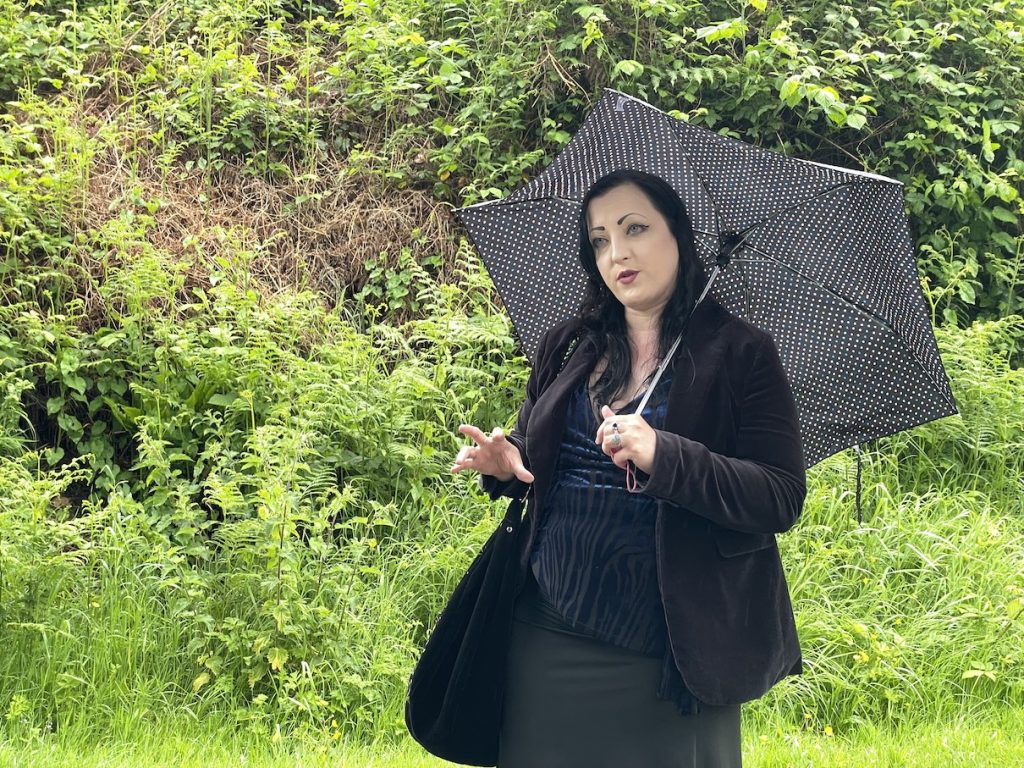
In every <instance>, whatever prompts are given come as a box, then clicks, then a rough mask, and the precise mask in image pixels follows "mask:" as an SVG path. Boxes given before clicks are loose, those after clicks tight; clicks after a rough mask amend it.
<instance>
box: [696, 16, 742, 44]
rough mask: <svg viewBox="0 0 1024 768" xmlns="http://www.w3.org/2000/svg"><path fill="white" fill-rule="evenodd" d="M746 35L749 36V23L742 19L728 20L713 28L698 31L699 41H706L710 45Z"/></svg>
mask: <svg viewBox="0 0 1024 768" xmlns="http://www.w3.org/2000/svg"><path fill="white" fill-rule="evenodd" d="M745 34H747V22H746V21H744V20H743V19H741V18H737V19H726V20H725V21H721V22H719V23H718V24H715V25H713V26H710V27H701V28H700V29H698V30H697V37H698V39H706V40H707V41H708V42H709V43H713V42H715V41H716V40H729V39H730V38H734V37H743V36H744V35H745Z"/></svg>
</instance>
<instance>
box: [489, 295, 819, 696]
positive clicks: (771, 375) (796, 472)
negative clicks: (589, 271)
mask: <svg viewBox="0 0 1024 768" xmlns="http://www.w3.org/2000/svg"><path fill="white" fill-rule="evenodd" d="M578 325H579V323H578V321H568V322H566V323H563V324H562V325H560V326H558V327H556V328H554V329H553V330H552V331H550V332H549V333H548V334H546V336H545V338H544V340H543V342H542V343H541V345H540V347H539V348H538V353H537V362H536V364H535V365H534V368H533V371H532V372H531V377H530V380H529V381H528V382H527V392H526V398H525V401H524V403H523V406H522V408H521V409H520V412H519V417H518V420H517V423H516V427H515V429H513V430H511V431H510V432H509V433H508V435H507V437H508V439H509V440H510V441H512V442H513V443H514V444H516V445H517V446H518V447H519V448H520V451H521V453H522V454H523V458H524V462H525V463H526V465H527V467H528V468H529V469H530V471H531V472H532V473H533V475H534V478H535V481H534V483H533V496H532V498H531V500H530V504H529V507H528V511H527V516H526V523H525V525H524V528H525V529H526V535H525V536H524V537H523V538H522V539H521V540H520V541H521V544H522V549H521V552H520V559H521V563H522V567H523V569H524V570H525V568H526V567H527V560H528V556H529V552H530V550H531V547H532V543H533V539H534V536H535V531H536V528H537V525H538V523H539V521H540V520H541V519H543V517H544V515H545V514H546V511H547V501H548V493H549V491H550V488H551V485H552V483H553V481H554V467H555V462H556V460H557V456H556V452H557V450H558V439H557V436H558V435H561V434H562V431H563V429H564V426H565V413H566V405H567V403H568V399H569V396H570V395H571V393H572V391H573V390H574V389H575V388H576V386H577V385H578V384H579V382H580V380H581V379H583V378H585V377H587V376H588V374H589V373H590V371H592V370H593V366H594V365H595V363H596V359H595V358H596V354H595V350H594V348H593V345H592V344H590V343H589V342H588V341H587V340H586V339H584V340H583V341H581V342H580V344H579V347H578V349H577V350H576V353H575V354H574V355H573V356H572V359H571V360H569V362H568V363H567V364H566V365H565V368H564V370H561V372H560V373H558V371H559V368H560V363H561V359H562V351H563V350H564V348H565V346H566V343H567V340H568V339H569V338H572V337H573V336H575V334H576V332H577V329H578ZM676 355H677V356H678V359H677V361H676V367H675V371H674V376H673V382H672V386H671V389H670V391H669V403H668V410H667V412H666V420H665V428H664V429H661V430H657V431H656V439H657V449H656V454H655V460H654V466H653V467H652V470H651V473H650V476H649V478H648V479H647V481H646V483H645V484H644V486H643V492H644V493H646V494H648V495H650V496H653V497H654V498H656V499H657V500H658V513H657V525H656V532H655V542H656V557H657V560H658V570H659V580H660V587H661V594H662V599H663V601H664V606H665V617H666V622H667V625H668V634H669V642H670V646H671V650H672V655H673V659H674V663H675V665H676V667H677V669H678V670H679V673H680V675H681V677H682V681H683V684H684V685H685V686H686V688H687V689H688V690H689V691H691V692H692V693H693V695H694V696H696V697H697V699H699V700H700V701H701V702H703V703H705V704H710V705H712V706H724V705H729V704H738V703H741V702H744V701H749V700H751V699H754V698H757V697H759V696H761V695H762V694H764V693H765V691H767V690H768V689H769V688H771V687H772V685H774V684H775V683H776V682H778V681H779V680H780V679H782V678H783V677H785V676H786V675H791V674H798V673H799V672H800V670H801V656H800V645H799V642H798V640H797V635H796V623H795V620H794V618H793V610H792V606H791V604H790V599H789V591H788V588H787V586H786V580H785V576H784V574H783V570H782V562H781V560H780V558H779V552H778V546H777V544H776V542H775V536H774V534H775V533H778V532H782V531H785V530H787V529H788V528H790V527H791V526H792V525H793V524H794V523H795V522H796V520H797V518H798V517H799V515H800V512H801V510H802V508H803V500H804V495H805V494H806V485H805V470H804V461H803V452H802V450H801V443H800V429H799V422H798V419H797V414H796V406H795V404H794V401H793V395H792V392H791V391H790V388H789V383H788V381H787V380H786V376H785V373H784V372H783V370H782V365H781V362H780V361H779V356H778V352H777V350H776V348H775V344H774V342H773V341H772V338H771V336H769V335H768V334H767V333H765V332H764V331H761V330H760V329H758V328H756V327H755V326H753V325H751V324H750V323H748V322H746V321H744V320H741V319H740V318H737V317H735V316H734V315H731V314H730V313H728V312H726V311H725V309H723V308H722V307H721V305H719V304H718V303H717V302H715V301H714V300H712V299H711V298H710V297H709V298H707V299H705V300H704V301H703V302H702V303H701V304H700V305H699V306H698V307H697V309H696V310H695V312H694V314H693V317H692V319H691V321H690V325H689V328H688V329H687V331H686V335H685V338H684V344H683V345H682V346H681V348H680V349H679V351H678V352H677V353H676ZM552 436H555V439H552ZM482 483H483V485H484V487H485V489H486V490H487V491H488V492H489V493H490V494H491V495H492V496H493V497H494V498H497V497H498V496H500V495H502V494H507V493H511V494H517V493H521V492H522V491H523V490H525V488H526V487H527V486H526V485H525V484H523V483H521V482H519V481H518V480H512V481H509V482H507V483H501V482H498V481H496V480H494V479H493V478H484V479H483V481H482Z"/></svg>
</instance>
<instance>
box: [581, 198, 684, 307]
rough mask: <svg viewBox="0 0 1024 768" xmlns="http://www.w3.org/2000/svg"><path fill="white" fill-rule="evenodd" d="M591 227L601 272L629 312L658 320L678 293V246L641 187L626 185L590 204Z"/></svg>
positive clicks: (591, 240)
mask: <svg viewBox="0 0 1024 768" xmlns="http://www.w3.org/2000/svg"><path fill="white" fill-rule="evenodd" d="M587 227H588V232H589V235H590V242H591V245H592V246H593V248H594V258H595V259H596V260H597V269H598V272H600V274H601V278H602V279H603V280H604V283H605V285H607V286H608V288H609V290H610V291H611V292H612V294H613V295H614V296H615V298H617V299H618V300H619V301H620V302H621V303H622V305H623V306H624V307H625V308H626V310H627V312H628V311H633V312H634V313H641V314H645V315H660V313H661V310H662V309H664V307H665V305H666V304H667V303H668V301H669V299H670V298H671V297H672V293H673V292H674V291H675V286H676V275H677V274H678V272H679V246H678V245H677V243H676V239H675V236H673V234H672V230H671V229H669V225H668V222H667V221H666V220H665V219H664V217H663V216H662V215H661V213H659V212H658V209H657V208H655V207H654V204H653V203H652V202H651V201H650V199H648V197H647V195H645V194H644V193H643V192H642V191H641V190H640V188H639V187H637V186H636V185H634V184H623V185H621V186H618V187H615V188H613V189H610V190H608V191H607V192H605V193H604V194H602V195H601V196H600V197H595V198H594V199H593V200H591V201H590V206H589V208H588V209H587Z"/></svg>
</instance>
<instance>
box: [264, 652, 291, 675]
mask: <svg viewBox="0 0 1024 768" xmlns="http://www.w3.org/2000/svg"><path fill="white" fill-rule="evenodd" d="M267 661H269V662H270V668H271V669H273V670H274V671H275V672H280V671H281V670H282V669H284V665H285V664H287V663H288V651H286V650H285V649H284V648H278V647H276V646H275V647H273V648H271V649H270V651H269V653H267Z"/></svg>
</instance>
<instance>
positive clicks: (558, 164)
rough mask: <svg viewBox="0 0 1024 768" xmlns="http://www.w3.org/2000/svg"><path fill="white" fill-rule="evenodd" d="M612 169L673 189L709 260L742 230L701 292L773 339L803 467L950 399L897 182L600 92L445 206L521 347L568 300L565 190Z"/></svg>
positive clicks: (948, 404)
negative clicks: (480, 186)
mask: <svg viewBox="0 0 1024 768" xmlns="http://www.w3.org/2000/svg"><path fill="white" fill-rule="evenodd" d="M618 168H633V169H637V170H641V171H647V172H649V173H654V174H657V175H658V176H661V177H662V178H663V179H665V180H666V181H668V182H669V183H671V184H672V185H673V187H675V189H676V191H677V192H679V194H680V196H681V197H682V199H683V201H684V202H685V203H686V206H687V210H688V211H689V213H690V217H691V219H692V221H693V225H694V231H695V233H696V237H697V251H698V253H699V254H700V257H701V259H702V261H704V263H705V268H706V271H707V272H709V273H710V268H711V267H712V266H713V265H714V264H715V262H716V259H717V258H718V252H719V242H720V237H722V236H724V235H726V234H728V233H739V234H741V235H743V236H744V238H745V239H744V240H743V243H742V244H741V245H740V247H739V248H738V249H737V250H736V251H735V252H734V253H733V257H732V260H731V262H730V263H729V264H728V266H727V267H726V268H725V269H724V270H723V271H722V273H721V274H720V276H719V277H718V279H717V281H716V283H715V285H714V287H713V288H712V295H713V296H714V297H715V299H716V300H717V301H719V302H720V303H721V304H722V305H723V306H725V307H726V308H727V309H728V310H729V311H731V312H733V313H734V314H736V315H738V316H740V317H743V318H745V319H747V320H749V321H750V322H752V323H754V324H755V325H757V326H758V327H760V328H763V329H764V330H766V331H767V332H769V333H770V334H771V335H772V337H773V338H774V340H775V342H776V345H777V346H778V348H779V354H780V356H781V357H782V362H783V365H784V366H785V369H786V373H787V375H788V377H789V380H790V383H791V385H792V387H793V393H794V396H795V398H796V402H797V407H798V410H799V413H800V423H801V434H802V436H803V441H804V454H805V457H806V461H807V465H808V466H811V465H813V464H816V463H817V462H819V461H821V460H822V459H824V458H826V457H827V456H830V455H832V454H833V453H836V452H837V451H840V450H842V449H844V448H847V447H849V446H851V445H854V444H857V443H863V442H865V441H867V440H870V439H873V438H876V437H881V436H884V435H888V434H892V433H894V432H898V431H900V430H903V429H908V428H910V427H913V426H916V425H918V424H922V423H924V422H927V421H931V420H933V419H937V418H940V417H942V416H947V415H950V414H953V413H956V405H955V402H954V400H953V395H952V392H951V391H950V388H949V381H948V379H947V377H946V374H945V371H944V370H943V368H942V361H941V360H940V358H939V354H938V349H937V347H936V344H935V337H934V335H933V333H932V329H931V324H930V322H929V319H928V318H929V315H928V310H927V307H926V305H925V301H924V297H923V296H922V294H921V290H920V287H919V284H918V276H917V270H916V267H915V264H914V257H913V250H912V246H911V241H910V234H909V228H908V224H907V218H906V214H905V213H904V210H903V196H902V187H901V185H900V184H899V183H898V182H895V181H893V180H891V179H886V178H884V177H881V176H876V175H874V174H869V173H862V172H858V171H849V170H844V169H841V168H834V167H832V166H826V165H820V164H817V163H811V162H806V161H803V160H796V159H793V158H788V157H785V156H784V155H781V154H778V153H775V152H771V151H768V150H764V149H760V148H758V147H754V146H752V145H749V144H745V143H743V142H740V141H736V140H733V139H729V138H726V137H723V136H720V135H718V134H716V133H713V132H711V131H708V130H705V129H703V128H698V127H696V126H691V125H688V124H687V123H684V122H681V121H679V120H676V119H674V118H670V117H669V116H668V115H666V114H664V113H663V112H661V111H659V110H657V109H655V108H654V107H652V106H650V105H649V104H645V103H644V102H642V101H639V100H637V99H634V98H632V97H630V96H627V95H625V94H621V93H618V92H616V91H611V90H607V91H605V95H604V96H603V97H602V98H601V100H600V101H599V102H598V104H597V105H596V106H595V108H594V110H593V112H592V113H591V114H590V116H589V117H588V118H587V120H586V121H585V122H584V124H583V126H582V127H581V128H580V130H579V132H578V133H577V134H576V136H575V137H573V139H572V141H571V142H569V144H568V145H567V146H566V148H565V149H564V150H563V151H562V153H561V154H560V155H559V156H558V157H557V158H556V159H555V160H554V161H553V162H552V163H551V165H550V166H549V167H548V168H547V169H546V170H544V171H543V172H542V173H541V174H540V175H539V176H538V177H537V178H536V179H534V180H533V181H531V182H530V183H528V184H526V185H524V186H523V187H521V188H519V189H518V190H516V191H515V192H514V193H513V194H512V195H511V196H510V197H508V198H507V199H505V200H500V201H494V202H489V203H482V204H479V205H475V206H470V207H468V208H462V209H460V210H459V211H458V215H459V217H460V218H461V220H462V222H463V223H464V224H465V226H466V228H467V229H468V231H469V233H470V237H471V238H472V240H473V242H474V243H475V244H476V246H477V249H478V250H479V251H480V254H481V256H482V257H483V259H484V263H485V264H486V265H487V269H488V271H489V272H490V274H491V277H492V279H493V280H494V284H495V285H496V286H497V288H498V290H499V292H500V293H501V296H502V299H503V300H504V302H505V305H506V307H507V308H508V311H509V313H510V315H511V317H512V321H513V323H514V324H515V328H516V332H517V333H518V334H519V337H520V339H521V340H522V342H523V346H524V347H525V349H526V351H527V354H528V355H530V357H531V358H532V357H533V355H534V353H535V351H536V346H537V343H538V342H539V340H540V337H541V336H542V335H543V333H544V332H545V331H546V330H547V329H548V328H550V327H551V326H552V325H554V324H555V323H557V322H559V321H560V320H563V319H566V318H568V317H570V316H572V315H573V314H575V313H576V311H577V310H578V308H579V305H580V301H581V299H582V296H583V291H584V287H585V276H584V273H583V269H582V267H581V266H580V264H579V259H578V255H577V252H578V247H579V246H578V239H577V238H578V229H577V227H578V223H577V222H578V217H579V200H580V199H581V198H582V197H583V195H584V194H585V192H586V191H587V189H588V188H589V187H590V185H591V184H592V183H593V182H594V181H596V180H597V179H598V178H600V177H601V176H603V175H604V174H606V173H609V172H610V171H613V170H615V169H618Z"/></svg>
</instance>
